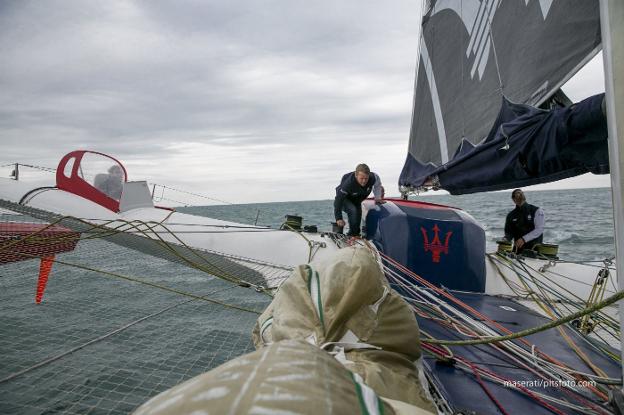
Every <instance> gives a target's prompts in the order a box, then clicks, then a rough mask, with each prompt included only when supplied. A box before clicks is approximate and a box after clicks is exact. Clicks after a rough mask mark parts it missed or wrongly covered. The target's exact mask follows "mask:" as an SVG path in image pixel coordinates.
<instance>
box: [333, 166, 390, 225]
mask: <svg viewBox="0 0 624 415" xmlns="http://www.w3.org/2000/svg"><path fill="white" fill-rule="evenodd" d="M371 191H372V192H373V194H374V196H375V203H377V204H381V203H384V201H383V200H382V199H383V187H382V186H381V179H380V178H379V176H378V175H377V174H375V173H373V172H371V171H370V169H369V168H368V166H367V165H366V164H358V165H357V167H356V168H355V171H354V172H350V173H347V174H345V175H344V176H342V180H341V181H340V185H338V187H336V198H335V199H334V216H335V217H336V224H337V225H338V226H340V227H341V228H342V227H344V226H345V221H344V220H343V219H342V212H343V211H345V212H347V216H348V218H349V233H348V235H349V236H360V222H361V221H362V201H364V199H366V198H367V197H368V195H369V194H370V193H371Z"/></svg>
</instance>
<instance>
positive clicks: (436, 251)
mask: <svg viewBox="0 0 624 415" xmlns="http://www.w3.org/2000/svg"><path fill="white" fill-rule="evenodd" d="M420 230H421V231H422V234H423V238H424V239H425V243H424V247H425V252H428V251H431V253H432V255H433V258H432V259H433V262H440V254H441V253H442V252H444V253H445V254H448V244H449V240H450V239H451V235H453V232H452V231H449V232H447V233H446V237H445V238H444V245H442V243H441V242H440V236H439V235H438V232H440V228H438V224H437V223H436V224H435V225H433V234H434V236H433V241H431V243H429V237H428V236H427V231H426V230H425V228H423V227H422V226H421V227H420Z"/></svg>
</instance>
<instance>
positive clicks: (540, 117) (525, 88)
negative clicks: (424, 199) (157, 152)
mask: <svg viewBox="0 0 624 415" xmlns="http://www.w3.org/2000/svg"><path fill="white" fill-rule="evenodd" d="M598 6H599V5H598V2H594V1H585V0H566V1H553V0H509V1H507V0H506V1H501V0H483V1H479V0H438V1H435V0H433V1H431V2H430V4H428V5H427V8H426V10H425V14H424V17H423V20H422V33H421V38H420V48H419V49H420V53H419V62H418V71H417V76H416V86H415V94H414V95H415V96H414V108H413V113H412V126H411V131H410V144H409V153H408V155H407V160H406V162H405V165H404V167H403V171H402V172H401V177H400V179H399V185H400V186H401V188H402V190H409V189H415V188H419V187H421V186H422V185H423V184H432V185H434V186H439V187H442V188H444V189H446V190H449V191H450V192H451V193H453V194H461V193H473V192H477V191H488V190H499V189H505V188H510V187H516V186H525V185H530V184H537V183H543V182H548V181H553V180H559V179H563V178H566V177H571V176H575V175H578V174H582V173H586V172H593V173H599V174H601V173H607V172H608V156H607V141H606V125H605V120H604V115H603V113H602V111H601V110H600V105H601V102H602V97H595V98H592V99H589V100H587V102H583V103H582V104H579V105H575V106H571V107H566V108H556V109H555V110H553V111H547V110H541V109H538V108H534V107H533V106H537V105H540V104H542V103H544V102H545V101H546V100H548V99H549V98H550V97H552V96H553V95H555V94H556V93H558V91H559V87H560V86H561V85H562V84H563V83H564V82H565V81H567V80H568V79H569V78H570V77H571V76H572V75H573V74H574V73H576V71H578V69H580V67H582V66H583V65H584V64H585V63H586V62H587V61H588V60H589V59H591V58H592V57H593V56H594V55H595V54H596V53H597V52H598V51H599V49H600V21H599V7H598ZM559 96H562V95H561V93H560V91H559ZM585 110H589V111H590V113H589V114H586V113H582V111H585ZM590 116H591V117H590ZM592 117H593V118H592ZM519 121H523V122H525V123H526V124H522V125H519V124H518V123H519ZM549 139H551V140H554V141H552V142H550V141H548V140H549ZM562 151H563V153H564V154H563V156H561V154H560V152H562ZM558 153H559V155H558ZM585 156H587V157H585ZM561 157H563V158H561Z"/></svg>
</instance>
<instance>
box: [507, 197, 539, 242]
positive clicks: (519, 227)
mask: <svg viewBox="0 0 624 415" xmlns="http://www.w3.org/2000/svg"><path fill="white" fill-rule="evenodd" d="M538 209H539V207H537V206H533V205H530V204H528V203H524V204H523V205H522V206H516V208H515V209H514V210H512V211H511V212H509V213H508V214H507V218H506V219H505V237H506V238H507V239H510V240H514V241H515V240H516V239H520V238H522V237H523V236H524V235H526V234H527V233H529V232H531V231H532V230H533V229H535V212H537V210H538ZM542 240H543V235H540V236H538V237H537V238H535V239H533V240H532V241H531V242H532V245H533V244H536V243H541V242H542Z"/></svg>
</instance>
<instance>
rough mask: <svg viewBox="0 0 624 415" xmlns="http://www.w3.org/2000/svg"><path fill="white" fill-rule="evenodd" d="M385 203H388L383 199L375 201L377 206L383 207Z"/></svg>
mask: <svg viewBox="0 0 624 415" xmlns="http://www.w3.org/2000/svg"><path fill="white" fill-rule="evenodd" d="M384 203H386V201H385V200H383V199H375V204H376V205H383V204H384Z"/></svg>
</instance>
